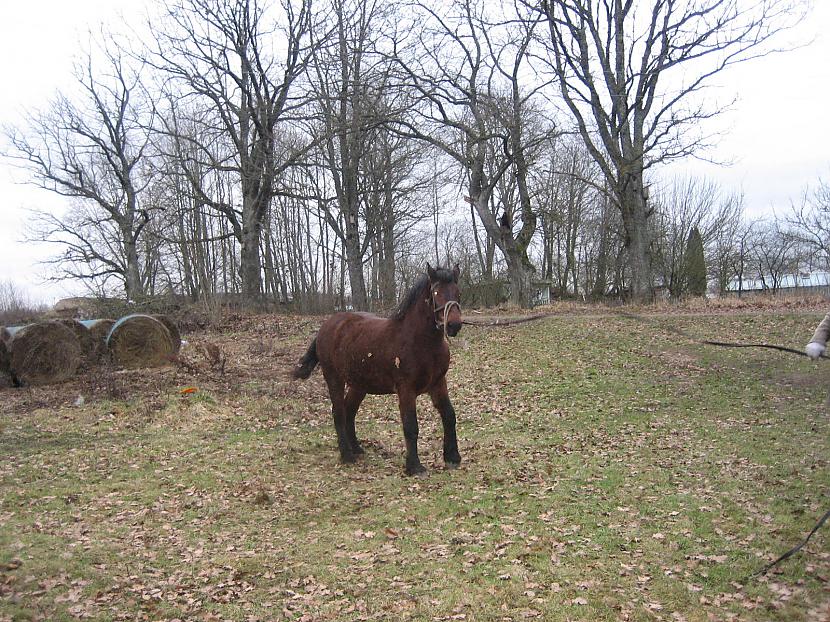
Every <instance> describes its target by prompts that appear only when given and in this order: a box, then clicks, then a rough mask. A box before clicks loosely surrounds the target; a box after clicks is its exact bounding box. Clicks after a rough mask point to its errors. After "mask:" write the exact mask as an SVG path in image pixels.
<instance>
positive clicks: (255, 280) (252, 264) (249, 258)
mask: <svg viewBox="0 0 830 622" xmlns="http://www.w3.org/2000/svg"><path fill="white" fill-rule="evenodd" d="M253 212H254V210H252V209H249V210H245V211H244V213H243V220H244V222H243V225H242V257H241V261H240V264H241V265H240V273H241V275H242V295H243V296H244V297H245V299H246V300H249V301H255V300H258V299H259V298H260V294H261V293H262V276H261V273H262V265H261V261H260V257H259V238H260V228H261V224H260V222H259V219H258V218H256V217H255V215H254V213H253Z"/></svg>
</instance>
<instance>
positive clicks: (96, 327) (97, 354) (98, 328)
mask: <svg viewBox="0 0 830 622" xmlns="http://www.w3.org/2000/svg"><path fill="white" fill-rule="evenodd" d="M81 324H83V325H84V326H86V329H87V330H88V331H89V334H90V336H91V337H92V341H93V342H94V344H95V350H94V353H93V356H94V360H95V362H96V363H103V362H105V361H107V360H108V359H109V354H110V352H109V348H107V337H108V336H109V334H110V331H111V330H112V327H113V326H114V325H115V320H110V319H105V318H102V319H100V320H81Z"/></svg>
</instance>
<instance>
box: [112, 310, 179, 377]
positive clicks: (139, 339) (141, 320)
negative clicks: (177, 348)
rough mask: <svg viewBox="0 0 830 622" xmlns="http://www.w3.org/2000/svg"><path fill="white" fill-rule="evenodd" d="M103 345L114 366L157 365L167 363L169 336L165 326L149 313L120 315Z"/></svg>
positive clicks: (171, 351)
mask: <svg viewBox="0 0 830 622" xmlns="http://www.w3.org/2000/svg"><path fill="white" fill-rule="evenodd" d="M107 345H108V347H109V351H110V353H111V355H112V359H113V361H114V362H115V364H116V365H120V366H121V367H131V368H134V367H158V366H159V365H164V364H165V363H168V362H170V360H171V357H172V356H173V354H174V348H173V338H172V337H171V336H170V331H169V330H167V327H166V326H165V325H164V324H162V323H161V322H159V321H158V320H156V319H155V318H153V317H151V316H149V315H142V314H138V313H137V314H133V315H128V316H126V317H122V318H121V319H120V320H118V321H117V322H116V323H115V324H114V325H113V327H112V330H111V331H110V333H109V337H107Z"/></svg>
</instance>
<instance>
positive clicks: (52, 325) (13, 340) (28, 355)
mask: <svg viewBox="0 0 830 622" xmlns="http://www.w3.org/2000/svg"><path fill="white" fill-rule="evenodd" d="M6 330H7V331H8V333H9V336H10V338H9V340H8V342H7V343H6V347H7V348H8V350H9V369H10V371H11V375H12V378H13V379H14V380H15V382H16V383H17V384H21V385H37V384H48V383H50V382H62V381H64V380H66V379H68V378H71V377H72V376H73V375H75V372H76V371H77V370H78V366H79V365H80V364H81V345H80V344H79V343H78V337H77V336H76V335H75V333H74V332H73V331H72V329H70V328H67V327H66V326H64V325H63V324H61V323H60V322H35V323H34V324H27V325H26V326H9V327H8V328H7V329H6Z"/></svg>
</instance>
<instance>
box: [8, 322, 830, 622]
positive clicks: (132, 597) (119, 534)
mask: <svg viewBox="0 0 830 622" xmlns="http://www.w3.org/2000/svg"><path fill="white" fill-rule="evenodd" d="M820 317H821V316H820V314H819V313H813V312H808V313H804V312H777V313H770V312H765V313H744V314H713V315H707V314H690V315H678V314H651V315H648V316H647V317H646V318H645V319H642V320H638V319H634V318H626V317H620V316H619V315H614V314H606V315H590V314H577V315H571V314H569V315H562V316H554V317H551V318H548V319H545V320H540V321H537V322H529V323H525V324H520V325H516V326H510V327H503V328H479V327H466V328H465V329H464V330H463V331H462V333H461V335H460V336H459V338H457V339H455V340H454V341H453V342H452V353H453V363H452V366H451V369H450V374H449V386H450V394H451V397H452V398H453V401H454V404H455V407H456V411H457V412H458V418H459V425H458V428H459V445H460V449H461V453H462V457H463V460H464V462H463V463H462V466H461V468H460V469H459V470H456V471H448V470H444V468H443V464H442V462H441V459H440V457H441V426H440V421H439V418H438V417H437V414H436V413H434V412H433V411H432V409H431V406H430V405H429V401H428V399H425V398H421V400H419V413H420V422H421V458H422V460H423V461H424V464H425V466H427V467H428V468H429V469H430V473H429V475H428V477H426V478H407V477H404V475H403V453H404V444H403V437H402V433H401V431H400V424H399V422H398V416H397V412H396V402H395V400H394V399H393V398H389V397H370V398H367V400H366V402H364V405H363V407H362V409H361V412H360V414H359V415H358V423H357V425H358V435H359V436H360V437H361V438H362V439H363V440H364V445H365V447H366V449H367V453H366V456H365V457H364V458H363V459H361V461H360V462H359V463H358V464H356V465H348V466H345V465H340V464H338V461H337V455H338V454H337V450H336V442H335V438H334V429H333V426H332V425H331V422H330V415H329V404H328V401H327V398H326V394H325V391H324V388H323V383H322V380H321V378H320V374H319V372H316V373H315V374H314V376H312V379H311V380H309V381H307V382H305V383H295V382H290V381H289V380H288V379H287V376H286V370H287V369H288V368H289V367H290V366H291V365H292V364H293V363H294V362H295V361H296V359H297V358H298V357H299V356H300V354H301V353H302V352H303V350H304V347H305V345H306V344H307V342H308V340H309V339H310V337H311V336H312V335H313V333H314V331H315V329H316V326H317V325H318V324H319V321H320V320H319V318H285V317H274V316H268V317H252V318H235V319H233V320H228V321H227V323H226V324H225V325H223V326H220V327H218V328H217V329H216V330H214V331H211V332H206V333H198V334H192V335H187V334H186V335H185V338H186V339H188V340H189V341H190V343H189V344H188V346H187V348H186V349H185V350H184V352H185V353H189V354H187V357H189V358H186V359H185V361H184V362H185V363H187V364H186V365H181V366H179V367H177V368H173V367H169V368H163V369H158V370H150V371H140V372H113V371H106V370H104V371H96V372H92V373H90V374H88V376H87V377H85V378H83V379H81V380H79V381H77V382H74V383H69V384H63V385H58V386H50V387H42V388H36V389H3V390H2V391H0V426H2V427H1V428H0V443H1V444H2V446H1V447H0V456H2V457H0V492H1V493H2V500H1V501H0V620H30V619H31V620H70V619H77V618H84V619H97V620H175V619H178V620H244V621H255V620H283V619H287V620H308V621H311V620H314V621H316V620H482V621H484V620H494V621H495V620H516V621H519V620H675V621H680V620H729V619H738V620H805V619H806V620H827V619H828V618H829V617H830V584H828V581H829V580H830V546H828V542H829V541H830V525H827V526H825V527H824V528H823V529H822V530H819V532H818V533H816V535H815V536H814V537H813V539H812V540H811V541H810V543H809V544H808V545H807V546H806V547H805V548H804V549H803V551H802V552H800V553H799V554H797V555H795V556H794V557H792V558H790V559H789V560H787V561H785V562H783V563H782V564H781V565H779V566H778V567H776V568H775V569H774V570H773V571H771V572H770V573H769V575H767V576H765V577H761V578H752V579H749V580H747V577H748V576H749V575H751V574H752V573H753V572H754V571H756V570H758V569H759V568H761V567H763V565H764V564H765V563H767V562H769V561H771V560H772V559H774V558H775V557H777V556H778V555H779V554H781V553H783V552H784V551H785V550H787V549H789V548H790V547H792V546H793V545H795V544H797V543H798V542H799V541H800V540H801V539H802V538H803V537H804V536H805V535H806V534H807V533H808V532H809V530H810V529H811V528H812V527H813V526H814V525H815V523H816V521H817V520H818V518H819V517H820V516H821V515H822V514H823V513H824V512H825V511H826V510H827V509H828V508H830V470H828V460H830V416H829V415H828V411H827V410H826V409H825V406H824V401H825V399H826V398H827V394H828V388H830V367H828V366H827V363H826V362H825V361H822V362H820V363H812V362H810V361H808V360H807V359H806V358H803V357H797V356H793V355H788V354H784V353H781V352H776V351H772V350H763V349H726V348H713V347H708V346H702V345H697V344H695V343H694V342H693V341H691V340H690V339H686V338H684V337H682V336H680V335H678V334H677V333H676V332H673V331H675V330H681V331H683V333H684V334H685V335H689V336H694V337H699V338H705V339H713V340H722V341H740V342H759V341H765V342H767V343H774V344H780V345H785V346H791V347H796V348H800V347H802V346H803V344H804V343H805V342H806V340H807V339H809V337H810V335H811V334H812V330H813V328H814V326H815V324H816V323H817V321H818V320H819V319H820ZM204 343H212V344H215V345H217V346H219V347H220V348H221V350H222V352H223V353H224V355H225V356H226V358H227V361H226V363H225V367H224V373H220V370H219V368H218V367H219V366H217V365H213V366H211V364H210V357H207V356H205V357H201V356H200V354H199V351H200V344H204ZM213 363H216V361H215V360H214V361H213ZM188 388H192V389H195V391H191V392H188Z"/></svg>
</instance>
